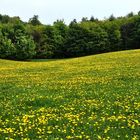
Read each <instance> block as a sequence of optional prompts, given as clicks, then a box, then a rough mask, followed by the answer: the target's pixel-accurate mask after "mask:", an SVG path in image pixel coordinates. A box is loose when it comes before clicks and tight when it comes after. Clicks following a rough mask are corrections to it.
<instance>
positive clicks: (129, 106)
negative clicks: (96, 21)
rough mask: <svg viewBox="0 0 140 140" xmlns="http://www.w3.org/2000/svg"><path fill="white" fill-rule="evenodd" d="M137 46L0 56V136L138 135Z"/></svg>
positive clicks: (139, 86)
mask: <svg viewBox="0 0 140 140" xmlns="http://www.w3.org/2000/svg"><path fill="white" fill-rule="evenodd" d="M139 132H140V50H133V51H122V52H115V53H106V54H101V55H95V56H88V57H81V58H75V59H65V60H56V61H53V60H52V61H47V60H46V61H41V60H40V62H37V61H36V62H16V61H9V60H0V139H2V140H4V139H8V140H12V139H24V140H29V139H33V140H35V139H42V140H44V139H49V140H59V139H74V140H75V139H76V140H79V139H84V140H86V139H89V140H90V139H91V140H93V139H94V140H95V139H105V140H106V139H118V140H120V139H122V140H125V139H126V140H127V139H140V133H139Z"/></svg>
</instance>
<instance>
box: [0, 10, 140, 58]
mask: <svg viewBox="0 0 140 140" xmlns="http://www.w3.org/2000/svg"><path fill="white" fill-rule="evenodd" d="M139 48H140V12H138V13H137V14H134V13H133V12H130V13H129V14H127V15H126V16H123V17H115V16H114V15H113V14H112V15H111V16H110V17H109V18H106V19H104V20H99V19H97V18H94V17H93V16H92V17H91V18H90V19H88V18H87V17H83V18H82V19H81V21H80V22H77V20H76V19H74V20H73V21H71V22H70V24H69V25H67V24H65V22H64V20H57V21H55V22H54V23H53V25H44V24H42V23H41V22H40V21H39V17H38V15H34V16H33V17H32V18H30V19H29V21H28V22H23V21H22V20H21V19H20V17H10V16H8V15H1V14H0V58H2V59H12V60H28V59H53V58H55V59H56V58H72V57H80V56H87V55H93V54H100V53H105V52H113V51H121V50H129V49H139Z"/></svg>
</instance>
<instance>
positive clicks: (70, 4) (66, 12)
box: [0, 0, 140, 24]
mask: <svg viewBox="0 0 140 140" xmlns="http://www.w3.org/2000/svg"><path fill="white" fill-rule="evenodd" d="M131 11H133V12H134V13H137V12H138V11H140V0H0V14H8V15H10V16H20V18H21V19H22V20H23V21H28V20H29V18H31V17H33V15H39V20H40V21H41V22H42V23H44V24H52V23H53V22H54V21H56V20H57V19H64V20H65V22H66V23H69V22H70V21H71V20H73V19H74V18H75V19H77V20H78V21H79V20H81V18H82V17H88V18H90V17H91V16H92V15H93V16H94V17H97V18H99V19H103V18H105V17H109V16H110V15H111V14H113V15H114V16H124V15H126V14H128V13H129V12H131Z"/></svg>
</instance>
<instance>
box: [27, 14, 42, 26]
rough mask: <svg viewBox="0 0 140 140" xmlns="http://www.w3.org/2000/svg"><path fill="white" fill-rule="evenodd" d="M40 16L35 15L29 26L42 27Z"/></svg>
mask: <svg viewBox="0 0 140 140" xmlns="http://www.w3.org/2000/svg"><path fill="white" fill-rule="evenodd" d="M38 18H39V17H38V15H34V16H33V17H32V18H30V19H29V24H32V25H34V26H36V25H41V22H40V21H39V19H38Z"/></svg>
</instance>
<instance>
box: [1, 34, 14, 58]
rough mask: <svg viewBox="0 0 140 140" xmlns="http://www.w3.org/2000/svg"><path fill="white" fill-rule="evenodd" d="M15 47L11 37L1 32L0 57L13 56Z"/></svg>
mask: <svg viewBox="0 0 140 140" xmlns="http://www.w3.org/2000/svg"><path fill="white" fill-rule="evenodd" d="M15 51H16V49H15V47H14V45H13V43H12V42H11V40H10V39H8V38H6V37H5V36H3V35H2V34H0V58H6V59H7V58H9V59H11V58H13V55H14V54H15Z"/></svg>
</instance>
